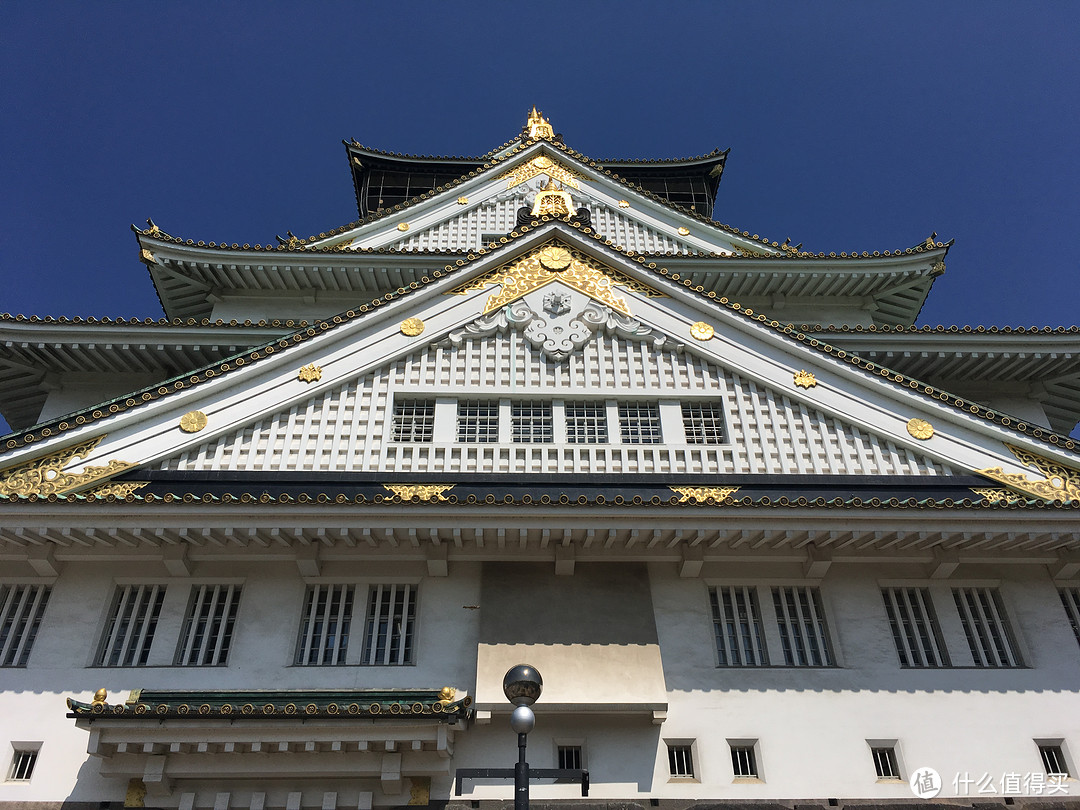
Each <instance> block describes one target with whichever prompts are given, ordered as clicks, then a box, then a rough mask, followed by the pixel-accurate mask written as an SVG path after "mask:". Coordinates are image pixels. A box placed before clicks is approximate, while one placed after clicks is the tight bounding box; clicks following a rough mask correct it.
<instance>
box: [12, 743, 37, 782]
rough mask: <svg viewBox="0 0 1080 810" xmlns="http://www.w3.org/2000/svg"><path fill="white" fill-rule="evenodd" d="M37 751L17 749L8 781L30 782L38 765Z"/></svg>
mask: <svg viewBox="0 0 1080 810" xmlns="http://www.w3.org/2000/svg"><path fill="white" fill-rule="evenodd" d="M37 756H38V752H37V749H36V748H35V749H25V748H16V749H15V756H14V758H12V760H11V769H10V770H9V771H8V781H10V782H29V781H30V777H31V776H33V775H34V766H35V765H36V764H37Z"/></svg>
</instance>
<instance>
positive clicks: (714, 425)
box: [682, 402, 725, 444]
mask: <svg viewBox="0 0 1080 810" xmlns="http://www.w3.org/2000/svg"><path fill="white" fill-rule="evenodd" d="M682 420H683V430H684V432H685V433H686V441H687V443H688V444H723V443H724V441H725V439H724V411H723V409H722V408H721V407H720V405H718V404H717V403H715V402H684V403H683V404H682Z"/></svg>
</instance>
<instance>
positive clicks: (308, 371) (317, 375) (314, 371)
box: [296, 363, 322, 383]
mask: <svg viewBox="0 0 1080 810" xmlns="http://www.w3.org/2000/svg"><path fill="white" fill-rule="evenodd" d="M296 378H297V379H298V380H300V382H306V383H311V382H318V381H319V380H321V379H322V368H321V367H320V366H317V365H315V364H314V363H308V364H307V365H306V366H304V367H303V368H302V369H300V370H299V371H298V372H296Z"/></svg>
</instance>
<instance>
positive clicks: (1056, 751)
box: [1039, 743, 1070, 777]
mask: <svg viewBox="0 0 1080 810" xmlns="http://www.w3.org/2000/svg"><path fill="white" fill-rule="evenodd" d="M1039 756H1040V757H1041V758H1042V763H1043V768H1045V769H1046V774H1047V776H1066V777H1067V776H1069V775H1070V774H1069V763H1068V762H1067V761H1066V760H1065V752H1064V751H1063V750H1062V749H1061V743H1050V744H1046V743H1039Z"/></svg>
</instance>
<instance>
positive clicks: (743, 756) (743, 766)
mask: <svg viewBox="0 0 1080 810" xmlns="http://www.w3.org/2000/svg"><path fill="white" fill-rule="evenodd" d="M731 772H732V773H733V774H734V775H735V778H736V779H757V777H758V767H757V757H755V756H754V746H753V744H751V745H742V744H732V745H731Z"/></svg>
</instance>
